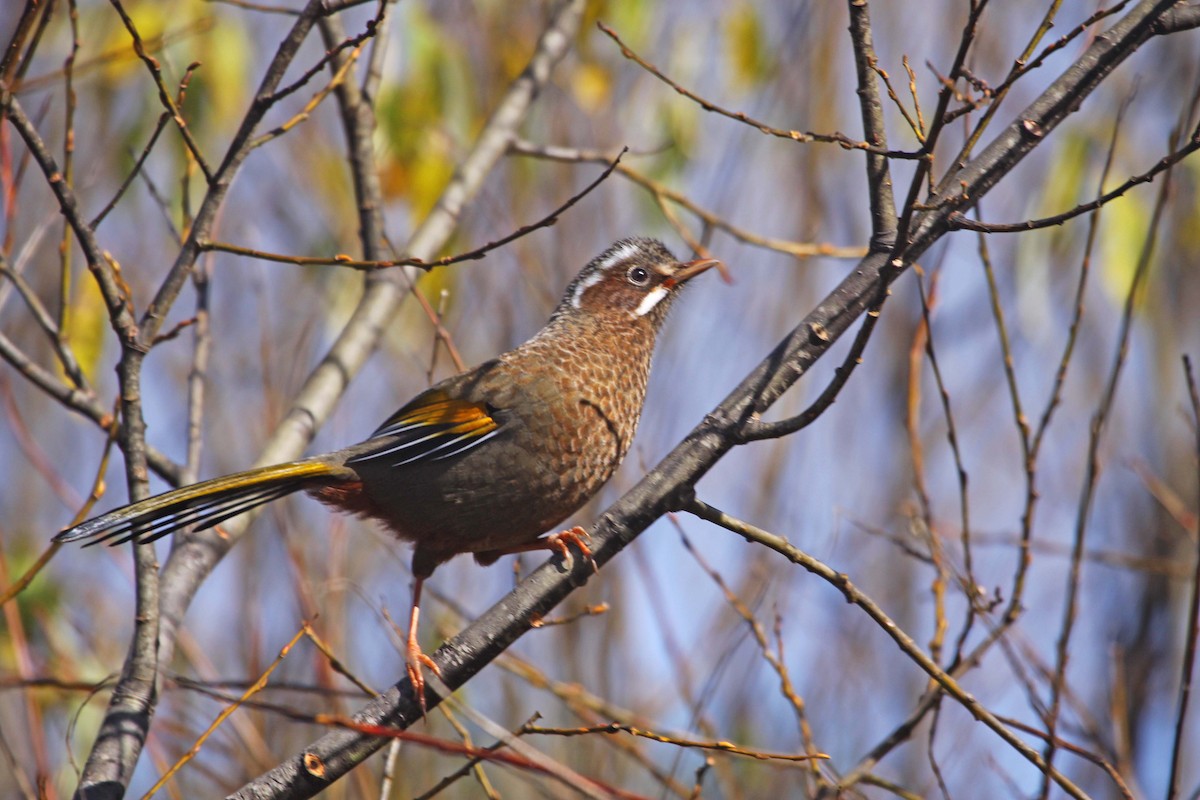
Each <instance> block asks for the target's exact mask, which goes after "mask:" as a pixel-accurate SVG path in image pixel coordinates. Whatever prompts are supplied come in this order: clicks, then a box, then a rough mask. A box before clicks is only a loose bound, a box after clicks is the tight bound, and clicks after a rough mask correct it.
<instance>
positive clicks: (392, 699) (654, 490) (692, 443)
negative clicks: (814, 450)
mask: <svg viewBox="0 0 1200 800" xmlns="http://www.w3.org/2000/svg"><path fill="white" fill-rule="evenodd" d="M1171 5H1172V4H1171V3H1170V2H1166V0H1157V1H1156V2H1151V1H1150V0H1146V2H1143V3H1141V4H1139V5H1138V6H1137V7H1136V8H1135V9H1134V10H1133V11H1131V12H1130V13H1129V14H1128V15H1127V16H1126V17H1124V18H1123V19H1122V20H1121V21H1120V22H1118V23H1117V24H1116V25H1115V26H1114V27H1113V28H1112V29H1111V30H1110V31H1109V32H1108V34H1107V35H1105V36H1102V37H1100V38H1098V39H1097V40H1096V41H1095V42H1094V43H1093V44H1092V45H1091V47H1089V48H1088V49H1087V50H1086V51H1085V52H1084V53H1083V54H1082V56H1081V57H1080V58H1079V60H1078V61H1077V62H1076V63H1075V64H1073V65H1071V66H1070V67H1069V68H1068V69H1067V70H1066V71H1065V72H1064V73H1063V74H1062V75H1061V76H1060V77H1059V78H1058V79H1057V80H1056V81H1055V82H1054V83H1053V84H1052V85H1051V87H1050V88H1049V89H1048V90H1047V91H1046V93H1045V94H1044V95H1043V96H1042V97H1040V98H1039V99H1038V100H1037V101H1035V103H1034V104H1033V105H1032V106H1030V109H1027V110H1026V112H1025V113H1023V114H1022V115H1021V117H1020V118H1019V119H1017V120H1015V121H1014V122H1013V123H1012V124H1011V125H1010V126H1009V128H1008V129H1007V130H1006V132H1005V134H1004V135H1002V136H1001V137H1000V138H999V139H997V141H996V142H993V143H992V144H991V145H989V146H988V147H987V148H986V149H985V150H984V152H983V154H981V156H980V157H979V158H977V159H976V160H975V161H972V162H970V163H968V164H966V165H965V166H964V167H962V168H961V169H959V170H957V171H956V172H954V173H953V174H952V175H951V176H950V177H948V178H947V179H946V181H945V182H944V183H943V186H942V188H941V189H940V191H939V203H938V204H937V207H936V208H933V209H929V210H926V211H924V212H923V213H922V215H921V216H920V217H919V218H918V219H917V220H915V222H916V223H917V225H916V226H915V227H914V235H913V238H912V240H911V241H910V242H909V243H908V245H907V247H904V249H903V251H902V253H898V254H897V257H893V256H891V255H888V254H884V253H878V252H876V253H870V254H868V255H867V256H866V257H865V258H863V259H862V260H861V261H860V262H859V263H858V265H857V267H856V269H855V270H854V271H852V272H851V273H850V274H849V275H848V276H847V277H846V278H845V279H844V280H843V281H842V282H841V284H840V285H839V286H838V287H837V288H835V289H834V290H833V292H831V293H830V294H829V295H828V296H827V297H826V298H825V299H824V300H823V301H822V302H821V303H820V304H818V305H817V307H816V308H815V309H814V310H813V311H812V312H811V313H809V314H808V315H807V316H806V317H805V318H804V319H803V320H802V321H801V322H800V324H799V325H797V326H796V328H795V329H794V330H793V331H792V332H791V333H790V334H788V336H787V337H785V338H784V339H783V341H781V342H780V343H779V344H778V345H777V346H776V347H775V348H774V349H773V350H772V351H771V352H770V353H769V354H768V355H767V356H766V357H765V358H764V359H763V360H762V361H761V362H760V363H759V364H758V366H756V367H755V369H754V370H753V371H752V372H751V373H750V374H749V375H747V376H746V378H745V379H744V380H743V381H742V382H741V384H740V385H739V386H738V387H737V388H736V389H734V390H733V391H732V392H731V393H730V394H729V396H728V397H727V398H726V399H725V400H724V401H722V403H721V404H720V405H718V406H717V407H716V408H715V409H713V410H712V411H711V412H710V413H709V414H708V416H707V417H706V418H705V419H704V421H703V422H702V423H701V424H700V425H698V426H697V427H696V428H695V429H693V430H692V432H691V433H689V434H688V435H687V437H686V438H684V440H683V441H682V442H680V444H679V445H677V446H676V447H675V449H674V450H672V451H671V453H669V454H668V455H667V456H666V458H664V459H663V460H662V461H661V462H660V463H659V464H658V465H657V466H656V467H655V468H654V469H653V470H652V471H651V472H650V473H648V474H647V475H646V476H645V477H644V478H643V479H642V480H641V481H640V482H639V483H638V484H637V485H636V486H634V487H633V489H631V490H630V491H629V492H627V493H626V494H625V495H624V496H622V497H621V498H620V499H619V500H617V501H616V503H614V504H613V505H612V506H610V507H609V508H608V509H607V510H606V511H605V513H604V514H603V515H602V516H601V518H600V519H599V520H598V521H597V522H596V524H595V525H594V526H593V527H592V530H591V534H592V539H591V545H592V550H593V557H594V559H595V562H596V564H598V565H602V564H604V563H607V562H608V561H610V560H611V559H612V558H614V557H615V556H616V555H617V554H618V553H619V552H620V551H621V550H622V549H624V548H625V547H626V546H627V545H628V544H629V543H630V542H632V541H633V540H634V539H635V538H636V537H637V536H638V535H639V534H640V533H641V532H642V531H643V530H644V529H645V528H646V527H648V526H649V524H650V523H651V522H653V521H654V520H655V519H657V518H658V517H659V516H661V515H662V514H664V513H666V512H668V511H672V510H678V509H680V508H683V507H685V506H686V505H687V504H688V502H689V501H690V498H691V496H692V487H694V486H695V484H696V482H697V481H698V480H699V479H700V478H701V477H703V476H704V475H705V474H706V473H707V472H708V471H709V470H710V469H711V468H712V467H713V466H714V465H715V464H716V463H717V461H719V460H720V459H721V458H722V457H723V456H724V455H725V454H726V453H727V452H729V450H731V449H732V448H733V447H734V442H735V439H736V433H737V431H738V430H739V429H740V428H741V427H742V426H743V425H744V424H745V422H746V421H747V420H749V419H751V418H752V417H753V416H754V415H755V414H758V413H761V412H763V411H765V410H766V409H768V408H769V407H770V406H771V405H772V404H774V403H775V401H776V400H778V399H779V397H780V396H781V395H782V394H783V392H784V391H786V390H787V389H788V388H789V387H790V386H792V385H793V384H794V383H795V382H796V381H797V380H798V379H799V378H800V377H801V376H802V375H803V374H804V373H805V372H807V371H808V369H809V368H810V367H811V366H812V364H813V363H814V362H815V361H816V360H817V359H818V358H820V356H822V355H823V354H824V353H825V352H826V351H827V350H828V349H829V348H830V347H831V346H832V345H833V343H834V342H836V341H837V339H838V338H839V337H840V336H841V335H842V334H843V333H845V332H846V330H847V329H848V328H849V327H850V326H851V324H852V323H853V322H854V321H855V320H856V319H857V318H858V317H859V316H861V315H862V314H863V313H864V312H865V311H866V310H867V308H868V307H869V306H870V304H871V302H872V300H873V299H875V298H877V297H878V296H879V294H878V293H879V292H881V291H884V290H886V287H887V286H888V285H889V284H890V283H892V282H893V281H895V280H896V279H897V278H898V277H899V276H900V275H901V274H903V272H904V271H905V269H906V268H907V266H908V264H909V263H910V262H911V261H912V260H913V259H916V258H918V257H920V255H921V254H922V253H924V252H925V251H926V250H927V249H928V248H929V247H930V246H932V245H933V244H934V243H935V242H937V241H938V240H939V239H940V238H941V237H942V236H944V235H945V234H946V233H947V231H948V225H947V224H946V223H947V219H948V216H949V214H950V212H952V211H954V210H961V209H962V208H963V207H964V206H966V205H969V204H971V203H974V202H975V201H976V200H978V199H979V198H980V197H982V196H983V195H984V194H986V192H987V191H988V190H989V189H991V188H992V187H993V186H994V185H995V184H996V183H997V182H998V181H999V179H1000V178H1001V177H1003V175H1005V174H1007V172H1008V171H1010V170H1011V169H1012V168H1013V167H1014V166H1015V165H1016V164H1017V163H1018V162H1019V161H1020V160H1021V159H1022V158H1023V157H1024V156H1025V155H1027V154H1028V153H1029V152H1030V151H1031V150H1032V149H1033V148H1034V147H1035V146H1036V145H1037V144H1039V143H1040V142H1041V141H1042V140H1043V139H1044V138H1045V134H1047V133H1049V132H1050V131H1051V130H1052V129H1053V128H1054V127H1056V126H1057V125H1058V124H1059V123H1061V122H1062V121H1063V120H1064V119H1065V118H1066V117H1067V116H1068V114H1069V113H1070V112H1071V111H1072V110H1074V109H1077V108H1078V107H1079V104H1080V103H1081V102H1082V101H1083V100H1084V99H1085V98H1086V97H1087V96H1088V94H1090V93H1091V92H1092V91H1093V90H1094V89H1095V88H1096V87H1097V86H1098V85H1099V84H1100V82H1101V81H1102V80H1103V78H1104V76H1105V75H1107V74H1108V73H1109V72H1111V71H1112V69H1114V68H1115V67H1116V66H1117V65H1118V64H1119V63H1121V62H1122V61H1124V59H1126V58H1128V57H1129V56H1130V55H1131V54H1133V53H1134V52H1135V51H1136V50H1137V49H1138V47H1140V46H1141V45H1142V44H1144V43H1145V42H1146V41H1147V40H1148V39H1149V38H1150V37H1151V36H1152V35H1153V33H1155V32H1156V31H1155V29H1154V28H1153V25H1154V22H1155V20H1156V19H1158V18H1159V17H1161V16H1162V15H1163V14H1164V13H1165V12H1166V11H1167V10H1168V9H1169V8H1170V6H1171ZM1023 130H1024V131H1029V130H1036V131H1040V132H1041V134H1040V135H1039V136H1037V137H1034V138H1026V135H1023V134H1021V131H1023ZM946 186H953V187H955V194H954V195H953V196H948V194H949V193H948V190H947V189H946V188H945V187H946ZM901 246H902V247H903V245H901ZM816 332H820V335H816ZM591 575H592V566H591V565H589V564H584V563H577V564H576V565H575V567H574V569H572V570H566V569H564V568H563V565H562V562H561V561H560V559H558V558H555V559H552V560H551V561H549V562H547V563H545V564H543V565H542V566H540V567H539V568H538V569H536V570H534V572H533V573H532V574H530V576H529V577H528V578H526V579H525V580H524V581H522V582H521V583H520V584H519V585H518V586H517V587H516V588H515V589H513V591H512V592H510V593H509V595H508V596H506V597H504V598H503V599H501V600H500V601H499V602H498V603H497V604H496V605H494V606H493V607H492V608H490V609H489V610H488V611H486V612H485V613H484V614H483V615H482V616H480V617H479V618H478V619H477V620H476V621H475V622H474V623H472V624H471V625H470V626H468V627H467V628H466V629H465V630H463V631H462V632H461V633H460V634H459V635H458V636H456V637H454V638H453V639H452V640H450V641H448V642H446V643H445V644H444V645H443V646H442V647H441V648H440V649H439V650H438V651H437V652H436V653H435V654H434V660H435V662H436V663H437V664H438V666H439V667H440V669H441V672H442V677H443V680H444V682H445V683H446V685H447V686H448V687H449V688H450V689H456V688H457V687H459V686H462V685H463V684H464V683H465V682H466V681H467V680H469V679H470V678H471V677H472V676H474V675H475V674H476V673H478V672H479V671H480V670H481V669H483V668H484V667H485V666H486V665H487V664H488V663H490V662H491V661H492V660H493V659H495V658H496V657H497V656H498V655H499V654H500V653H502V652H503V651H504V650H505V649H506V648H507V647H508V646H509V645H510V644H511V643H512V642H514V641H515V640H516V639H517V638H518V637H519V636H521V635H522V634H523V633H524V632H525V631H526V630H528V629H529V628H530V627H531V625H532V622H533V620H535V619H538V618H541V617H543V616H544V615H545V614H547V613H548V612H549V611H550V610H551V609H552V608H553V607H554V606H555V605H557V604H558V603H559V602H561V601H562V600H563V599H564V598H566V597H567V595H569V594H570V593H571V592H572V591H574V590H575V588H577V587H578V586H580V585H582V584H584V583H586V582H587V580H588V579H589V578H590V577H591ZM436 700H437V699H436V698H433V699H432V700H431V702H430V704H431V705H433V704H436ZM421 715H422V709H421V706H420V705H419V704H418V703H417V700H416V697H415V695H414V694H413V691H412V687H411V685H410V684H409V682H408V680H407V679H405V680H402V681H400V682H399V683H397V684H395V685H393V686H392V687H391V688H390V689H388V690H387V691H386V692H385V693H384V694H382V695H380V696H379V697H378V698H376V699H375V700H373V701H372V702H371V703H369V704H368V705H367V706H365V707H364V708H363V709H362V710H361V711H359V713H358V714H357V715H356V716H355V719H356V720H357V721H359V722H362V723H366V724H380V725H388V726H392V727H401V728H402V727H405V726H407V725H410V724H412V723H413V722H415V721H417V720H419V719H420V718H421ZM383 744H384V742H383V741H382V740H380V739H377V738H373V737H370V736H366V735H363V734H361V733H356V732H353V731H346V730H338V731H331V732H329V733H327V734H325V735H324V736H322V737H321V738H320V739H318V740H316V741H314V742H312V743H311V744H310V745H309V746H308V747H306V748H305V749H304V751H303V752H302V753H299V754H297V755H296V756H293V757H292V758H291V759H289V760H288V761H287V762H285V763H284V764H281V765H280V766H279V767H277V768H275V769H274V770H272V771H270V772H268V773H266V774H264V775H262V776H260V777H258V778H256V779H255V780H253V781H252V782H250V783H249V784H247V785H246V786H245V787H243V788H242V789H241V790H240V791H239V792H237V793H236V794H235V795H234V797H239V798H261V797H309V796H312V795H313V794H315V793H317V792H319V791H322V790H323V789H325V788H326V787H327V786H328V784H329V782H330V781H332V780H336V779H337V778H339V777H341V776H342V775H344V774H345V773H346V772H347V771H348V770H350V769H351V768H353V767H354V766H355V765H357V764H358V763H359V762H361V760H362V759H363V758H365V757H366V756H367V755H369V754H370V753H372V752H374V751H375V750H377V749H379V748H380V747H381V746H382V745H383Z"/></svg>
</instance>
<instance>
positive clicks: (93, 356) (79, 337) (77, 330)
mask: <svg viewBox="0 0 1200 800" xmlns="http://www.w3.org/2000/svg"><path fill="white" fill-rule="evenodd" d="M108 330H109V328H108V311H107V309H105V307H104V300H103V299H102V298H101V296H100V289H99V288H97V286H96V282H95V281H94V280H92V277H91V275H86V274H85V275H83V276H82V278H81V279H80V280H78V281H76V283H75V291H74V295H73V296H72V298H71V304H70V306H69V308H68V313H67V320H66V326H65V327H64V329H63V337H64V338H65V339H66V340H67V343H68V345H70V347H71V349H72V350H73V351H74V352H75V358H76V359H77V360H78V361H79V368H80V369H81V370H83V375H84V377H86V378H87V379H88V380H89V381H93V382H94V381H95V380H96V372H97V369H98V368H99V365H100V359H101V357H102V356H103V355H104V346H105V342H106V341H107V335H108Z"/></svg>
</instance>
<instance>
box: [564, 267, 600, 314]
mask: <svg viewBox="0 0 1200 800" xmlns="http://www.w3.org/2000/svg"><path fill="white" fill-rule="evenodd" d="M602 280H604V273H602V272H594V273H592V274H591V275H588V276H587V277H586V278H584V279H583V280H581V281H580V282H579V285H578V286H576V287H575V294H573V295H571V307H572V308H579V305H580V303H582V302H583V293H584V292H586V291H587V290H588V289H590V288H592V287H593V286H595V285H596V284H597V283H599V282H600V281H602Z"/></svg>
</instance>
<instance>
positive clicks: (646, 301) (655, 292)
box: [633, 286, 671, 317]
mask: <svg viewBox="0 0 1200 800" xmlns="http://www.w3.org/2000/svg"><path fill="white" fill-rule="evenodd" d="M670 291H671V290H670V289H668V288H667V287H665V286H655V287H654V288H653V289H651V290H650V292H649V293H647V295H646V296H645V297H643V298H642V302H640V303H638V307H637V308H635V309H634V310H633V315H634V316H635V317H644V316H646V315H647V314H649V313H650V309H652V308H654V307H655V306H656V305H658V304H659V303H660V302H662V299H663V298H664V297H666V296H667V295H668V294H670Z"/></svg>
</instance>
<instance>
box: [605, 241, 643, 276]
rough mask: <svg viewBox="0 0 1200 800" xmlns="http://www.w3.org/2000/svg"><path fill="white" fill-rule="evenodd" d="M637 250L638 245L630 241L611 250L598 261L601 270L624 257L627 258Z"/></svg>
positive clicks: (622, 259)
mask: <svg viewBox="0 0 1200 800" xmlns="http://www.w3.org/2000/svg"><path fill="white" fill-rule="evenodd" d="M637 251H638V246H637V245H636V244H633V243H632V242H626V243H625V244H623V245H621V246H620V247H618V248H617V249H616V250H613V251H612V253H611V254H610V255H609V256H608V258H606V259H604V260H603V261H601V262H600V270H601V272H603V271H604V270H607V269H609V268H611V267H612V266H613V265H614V264H618V263H620V262H622V261H624V260H625V259H627V258H629V257H630V256H632V255H634V254H635V253H637Z"/></svg>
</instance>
